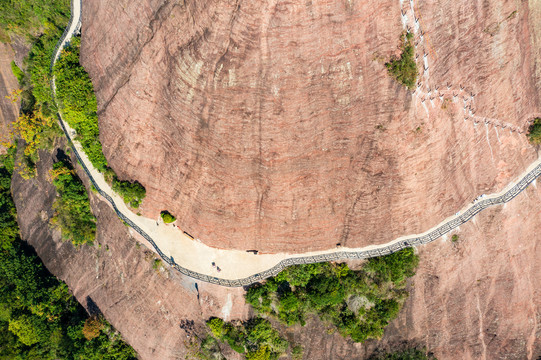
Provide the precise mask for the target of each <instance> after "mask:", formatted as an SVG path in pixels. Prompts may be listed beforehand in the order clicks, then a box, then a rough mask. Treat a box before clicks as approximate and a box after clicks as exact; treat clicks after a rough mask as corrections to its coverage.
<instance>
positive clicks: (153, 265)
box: [152, 259, 162, 271]
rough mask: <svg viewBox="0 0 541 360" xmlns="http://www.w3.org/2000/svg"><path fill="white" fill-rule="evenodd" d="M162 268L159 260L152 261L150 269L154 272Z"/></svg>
mask: <svg viewBox="0 0 541 360" xmlns="http://www.w3.org/2000/svg"><path fill="white" fill-rule="evenodd" d="M161 266H162V260H161V259H154V261H153V262H152V268H153V269H154V270H156V271H158V270H160V267H161Z"/></svg>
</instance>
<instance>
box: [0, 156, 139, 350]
mask: <svg viewBox="0 0 541 360" xmlns="http://www.w3.org/2000/svg"><path fill="white" fill-rule="evenodd" d="M13 167H14V161H13V150H11V149H10V153H9V154H8V155H3V156H0V245H1V250H0V284H1V286H0V358H1V359H104V360H105V359H111V360H112V359H119V360H128V359H136V353H135V352H134V351H133V349H132V348H130V347H129V346H128V345H127V344H126V343H125V342H123V341H122V339H121V338H120V335H119V334H118V333H117V332H116V331H115V330H114V329H113V328H112V327H111V325H110V324H108V323H107V322H106V321H105V320H104V321H103V327H102V328H101V329H100V332H99V335H98V336H95V337H94V338H93V339H92V340H87V339H86V338H85V336H84V334H83V329H84V327H85V322H86V320H87V318H88V315H87V314H86V311H85V309H84V308H83V307H82V306H81V305H80V304H79V303H77V301H76V300H75V298H74V297H73V296H71V294H70V292H69V289H68V287H67V286H66V284H64V283H63V282H60V281H59V280H58V279H57V278H55V277H54V276H52V275H51V274H50V273H49V272H47V269H46V268H45V267H44V266H43V264H42V263H41V261H40V260H39V258H38V257H37V256H36V255H35V253H33V251H32V250H31V249H30V247H28V246H26V245H25V244H24V243H23V242H22V241H21V239H20V238H19V236H18V234H19V228H18V226H17V222H16V211H15V205H14V204H13V200H12V198H11V192H10V183H11V175H12V172H13Z"/></svg>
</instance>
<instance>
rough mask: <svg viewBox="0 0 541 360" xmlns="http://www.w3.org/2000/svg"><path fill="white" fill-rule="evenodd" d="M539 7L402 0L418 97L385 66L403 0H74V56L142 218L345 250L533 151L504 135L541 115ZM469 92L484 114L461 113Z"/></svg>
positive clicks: (495, 185)
mask: <svg viewBox="0 0 541 360" xmlns="http://www.w3.org/2000/svg"><path fill="white" fill-rule="evenodd" d="M407 6H409V2H404V5H403V8H406V7H407ZM535 6H537V7H538V6H539V5H538V4H537V5H536V4H535V2H531V3H530V4H528V3H527V2H518V3H517V2H510V1H508V2H503V3H502V2H500V1H485V2H471V1H465V0H464V1H458V2H457V1H451V0H445V1H438V2H434V1H428V2H424V1H423V2H418V1H415V2H414V7H415V13H416V16H417V17H418V18H419V21H420V23H421V25H422V29H423V31H424V34H425V35H424V42H423V44H424V45H423V47H422V48H421V47H419V48H418V49H419V52H426V54H427V56H428V59H429V62H430V70H429V74H428V73H427V74H424V73H423V72H422V71H421V74H422V78H421V80H422V83H423V88H422V89H423V91H424V92H423V94H425V95H426V101H425V102H424V103H421V101H420V97H419V94H417V96H412V93H411V91H407V90H406V89H405V88H404V87H402V86H400V85H399V84H397V83H396V82H395V81H394V80H392V79H391V78H390V77H389V76H388V75H387V72H386V69H385V66H384V62H385V61H386V59H389V58H390V56H391V55H393V54H397V53H398V46H399V44H400V41H399V37H400V34H401V33H402V31H403V30H402V29H403V28H402V24H401V19H400V14H401V9H402V8H401V5H400V2H399V1H387V0H386V1H380V0H369V1H356V0H353V1H324V0H318V1H308V2H284V1H270V2H269V1H259V0H257V1H253V0H252V1H242V0H238V1H227V2H223V1H222V2H218V1H196V0H186V1H155V0H145V1H140V2H126V1H119V2H111V1H92V2H85V3H84V6H83V44H82V46H83V49H82V63H83V65H84V66H85V67H86V69H87V70H88V71H89V73H90V75H91V77H92V80H93V82H94V85H95V88H96V92H97V97H98V104H99V105H98V107H99V109H98V110H99V119H100V120H99V121H100V137H101V140H102V142H103V144H104V149H105V150H104V151H105V155H106V157H107V159H108V160H109V162H110V164H111V166H112V167H113V168H114V169H115V170H116V171H117V172H118V173H119V174H120V175H121V176H122V177H124V178H126V179H132V180H138V181H140V182H141V183H142V184H143V185H144V186H145V187H146V188H147V198H146V199H145V202H144V204H143V207H142V212H143V214H144V215H146V216H150V217H157V216H158V214H159V212H160V211H161V210H164V209H167V210H169V211H170V212H171V213H173V214H174V215H176V216H177V218H178V219H179V225H180V226H181V227H182V228H183V229H184V230H186V231H188V232H189V233H191V234H193V235H195V236H196V237H198V238H199V239H201V241H203V242H204V243H206V244H208V245H211V246H215V247H220V248H237V249H258V250H260V251H264V252H279V251H289V252H303V251H307V250H316V249H325V248H330V247H334V246H335V245H336V244H337V243H341V244H342V245H344V246H349V247H358V246H363V245H368V244H373V243H383V242H386V241H389V240H391V239H394V238H396V237H398V236H400V235H405V234H408V233H415V232H422V231H424V230H426V229H428V228H429V227H431V226H433V225H435V224H436V223H438V222H439V221H441V219H443V218H445V217H446V216H449V215H451V214H453V213H454V212H456V210H458V208H460V207H462V206H463V205H465V204H467V203H468V202H471V200H473V198H475V197H477V196H478V195H480V194H482V193H488V192H492V191H496V190H499V189H501V188H502V187H503V186H504V185H505V184H507V183H508V182H509V181H510V180H511V179H512V178H513V177H514V176H516V175H518V174H519V173H520V172H522V171H523V170H524V169H525V167H526V166H527V165H528V164H529V163H530V162H531V161H533V160H534V159H535V158H536V157H537V155H536V153H535V151H534V150H533V148H531V147H530V146H529V145H528V143H527V141H526V139H525V137H524V136H523V135H521V134H519V133H517V132H511V131H510V129H524V128H525V127H526V126H527V123H528V121H531V120H532V116H533V115H534V114H535V113H536V112H538V111H539V109H540V106H539V105H540V99H539V94H540V93H539V84H540V80H539V79H540V76H539V63H538V57H537V58H536V55H539V54H538V50H537V49H538V48H539V46H538V44H539V30H538V29H536V28H535V26H538V25H536V24H537V23H535V22H534V21H532V19H531V18H530V12H531V11H539V10H538V9H537V8H534V7H535ZM418 41H419V39H418V35H417V38H416V42H418ZM422 59H423V53H421V54H420V58H419V59H418V65H419V67H420V68H422ZM448 86H449V91H448V92H447V93H446V94H445V96H441V97H440V96H436V93H435V89H436V88H438V87H439V89H440V91H441V90H443V89H448ZM461 88H463V91H461V90H460V89H461ZM453 91H456V92H459V93H460V95H459V98H458V101H456V102H453V101H452V92H453ZM470 93H473V94H475V99H474V100H472V103H471V104H472V108H474V109H475V115H476V116H479V117H480V118H481V117H482V118H485V117H486V118H489V119H492V120H490V122H489V123H487V124H486V125H485V123H484V122H479V123H477V122H478V121H473V120H471V119H470V120H467V121H466V120H464V110H463V108H462V101H463V99H462V98H463V97H464V98H466V97H468V101H470V99H469V98H470ZM430 94H432V95H430ZM441 94H443V92H441ZM429 98H434V99H431V100H429ZM504 126H506V128H504Z"/></svg>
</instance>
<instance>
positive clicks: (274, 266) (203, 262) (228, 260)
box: [51, 0, 541, 286]
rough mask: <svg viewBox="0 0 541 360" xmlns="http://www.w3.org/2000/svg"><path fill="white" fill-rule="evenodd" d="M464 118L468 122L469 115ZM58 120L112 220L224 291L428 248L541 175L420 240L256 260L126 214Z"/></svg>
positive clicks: (538, 164)
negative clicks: (312, 268)
mask: <svg viewBox="0 0 541 360" xmlns="http://www.w3.org/2000/svg"><path fill="white" fill-rule="evenodd" d="M400 3H401V5H405V1H403V0H400ZM81 5H82V4H81V0H72V4H71V6H72V16H71V19H70V23H69V24H68V26H67V28H66V31H65V32H64V35H63V36H62V38H61V39H60V41H59V42H58V45H57V50H56V51H55V55H54V58H53V61H52V64H51V67H52V66H53V65H54V63H55V62H56V60H57V59H58V58H59V56H60V53H61V50H62V49H63V48H64V46H66V44H68V43H69V41H70V39H71V38H72V37H73V36H74V35H75V34H76V33H77V32H78V31H79V30H80V26H81V7H82V6H81ZM409 5H410V6H409V9H408V8H406V9H405V10H403V11H402V21H403V25H404V28H407V27H408V26H409V25H408V24H409V23H411V22H413V29H414V31H415V34H416V35H417V36H418V37H419V44H422V42H423V35H422V29H421V28H420V26H419V23H418V20H417V21H416V20H415V19H416V17H415V12H414V2H413V0H410V2H409ZM408 12H409V13H410V15H411V16H410V17H408V16H407V14H408ZM423 64H424V67H425V71H424V75H423V78H424V79H428V59H427V56H426V53H425V56H424V59H423ZM423 86H424V85H422V84H420V85H419V87H418V88H417V90H416V91H415V93H414V94H416V96H418V98H419V99H420V100H421V101H422V103H423V104H424V102H425V101H426V99H428V100H429V101H433V100H434V99H433V93H432V89H426V91H425V90H424V89H422V87H423ZM52 88H53V93H55V91H56V88H55V84H54V78H53V80H52ZM447 90H449V91H450V93H452V91H453V90H451V87H450V86H448V89H447ZM438 91H439V90H438V89H435V90H434V96H439V94H443V91H442V92H441V93H438ZM455 94H456V96H455V98H457V97H458V96H459V95H460V96H461V97H462V98H463V101H464V110H466V109H470V110H471V104H472V103H473V98H474V96H473V95H471V96H470V97H469V98H468V95H467V94H466V93H465V92H464V90H463V89H462V88H461V89H460V90H455ZM431 97H432V98H431ZM423 99H424V100H423ZM467 105H468V106H467ZM469 116H470V117H471V116H473V114H471V115H469ZM465 117H466V115H465ZM58 118H59V122H60V125H61V127H62V129H63V130H64V132H65V134H66V137H67V138H68V139H69V140H71V141H72V143H73V150H74V153H75V155H76V157H77V158H78V160H79V162H80V164H81V166H82V167H83V169H84V170H85V172H86V173H87V175H88V177H89V179H90V181H91V182H92V184H93V185H94V186H95V187H96V189H97V190H98V192H99V193H100V195H102V196H103V197H104V198H105V199H106V200H107V201H108V202H109V203H110V204H111V205H112V206H113V208H114V209H115V211H116V213H117V215H118V216H119V217H120V218H121V219H122V220H123V221H124V222H126V223H127V224H128V225H129V226H130V227H131V228H133V230H135V231H136V232H137V233H138V234H140V235H141V236H142V237H144V238H145V239H146V240H147V241H148V242H149V244H150V245H152V246H153V248H154V250H155V251H156V252H157V253H158V254H159V255H160V256H161V258H162V259H163V260H164V261H165V262H167V263H168V264H169V265H170V266H172V267H174V268H175V269H177V270H178V271H180V272H181V273H183V274H185V275H187V276H190V277H192V278H194V279H197V280H202V281H206V282H211V283H215V284H219V285H223V286H243V285H249V284H252V283H254V282H257V281H260V280H262V279H264V278H267V277H269V276H273V275H276V274H277V273H278V272H280V271H281V270H283V269H284V268H286V267H287V266H291V265H294V264H306V263H315V262H322V261H336V260H344V259H364V258H369V257H374V256H381V255H385V254H390V253H393V252H396V251H399V250H401V249H404V248H406V247H411V246H416V245H420V244H427V243H429V242H432V241H434V240H436V239H438V238H440V237H441V236H443V235H445V234H446V233H448V232H450V231H452V230H453V229H456V228H458V227H459V226H460V225H462V224H464V223H465V222H467V221H469V220H471V219H472V218H473V217H474V216H475V215H476V214H478V213H479V212H480V211H482V210H484V209H485V208H487V207H490V206H493V205H497V204H503V203H506V202H508V201H510V200H511V199H513V198H514V197H516V196H517V195H518V194H519V193H520V192H522V190H524V189H525V188H526V187H527V186H528V185H529V184H531V183H532V182H534V181H535V180H536V179H537V177H539V176H540V175H541V159H538V160H537V161H535V162H534V163H533V164H531V165H530V167H529V168H528V169H527V171H526V172H525V173H524V174H523V175H522V176H521V177H520V178H518V179H517V180H516V181H514V182H512V183H511V184H509V185H508V186H507V187H506V188H505V189H503V190H502V191H500V192H499V193H497V194H492V195H489V196H485V195H483V196H481V197H479V198H478V199H476V201H474V202H473V203H472V204H470V205H468V206H466V207H465V208H463V209H461V210H460V211H459V212H457V213H456V214H455V215H454V216H451V217H449V218H447V219H445V220H443V221H442V222H441V223H440V224H438V225H437V226H435V227H433V228H432V229H430V230H428V231H426V232H424V233H422V234H416V235H410V236H402V237H400V238H398V239H395V240H393V241H391V242H389V243H387V244H382V245H371V246H367V247H363V248H340V249H329V250H326V251H317V252H311V253H303V254H286V253H279V254H262V255H255V254H251V253H247V252H244V251H239V250H221V249H216V248H211V247H209V246H206V245H204V244H203V243H201V242H200V241H198V240H197V239H192V238H191V237H189V236H187V235H186V234H185V233H183V232H182V231H181V230H180V229H179V228H178V227H176V226H173V225H166V224H164V223H163V222H162V221H160V220H158V221H156V220H155V219H149V218H146V217H143V216H138V215H136V214H134V213H133V212H132V211H131V210H130V209H128V207H127V206H126V205H125V203H124V201H123V200H122V198H121V197H120V196H118V195H117V194H115V193H114V192H113V191H112V189H111V187H110V186H109V184H107V182H106V181H105V179H104V177H103V174H101V173H100V172H98V171H97V170H96V169H95V168H94V167H93V166H92V164H91V163H90V161H89V160H88V157H87V156H86V154H85V152H84V151H83V149H82V147H81V145H80V143H79V142H78V141H76V140H74V139H73V138H74V136H75V135H76V133H75V131H74V130H73V129H72V128H70V127H69V126H68V125H67V124H66V123H65V122H64V120H63V119H62V117H61V115H60V114H59V116H58ZM473 120H475V118H473ZM491 124H497V125H495V126H504V125H502V124H504V123H501V122H499V121H497V120H494V121H492V122H491ZM212 263H215V264H216V266H213V265H212ZM217 267H220V269H221V271H220V272H218V271H217Z"/></svg>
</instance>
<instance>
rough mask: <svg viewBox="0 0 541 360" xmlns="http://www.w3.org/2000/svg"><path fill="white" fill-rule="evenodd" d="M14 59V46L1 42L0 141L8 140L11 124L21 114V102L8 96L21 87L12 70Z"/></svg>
mask: <svg viewBox="0 0 541 360" xmlns="http://www.w3.org/2000/svg"><path fill="white" fill-rule="evenodd" d="M14 59H15V54H14V52H13V49H12V47H11V46H10V45H9V44H3V43H0V134H1V135H0V141H2V140H7V139H6V138H5V137H7V134H8V132H9V124H11V123H12V122H13V121H15V119H16V118H17V115H19V103H18V102H15V103H13V102H11V101H10V100H8V99H7V98H6V97H7V96H10V95H11V93H12V92H13V91H14V90H17V89H18V88H19V84H18V83H17V79H16V78H15V75H13V72H12V71H11V62H12V61H13V60H14ZM3 152H4V149H3V147H2V146H1V145H0V153H3Z"/></svg>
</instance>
